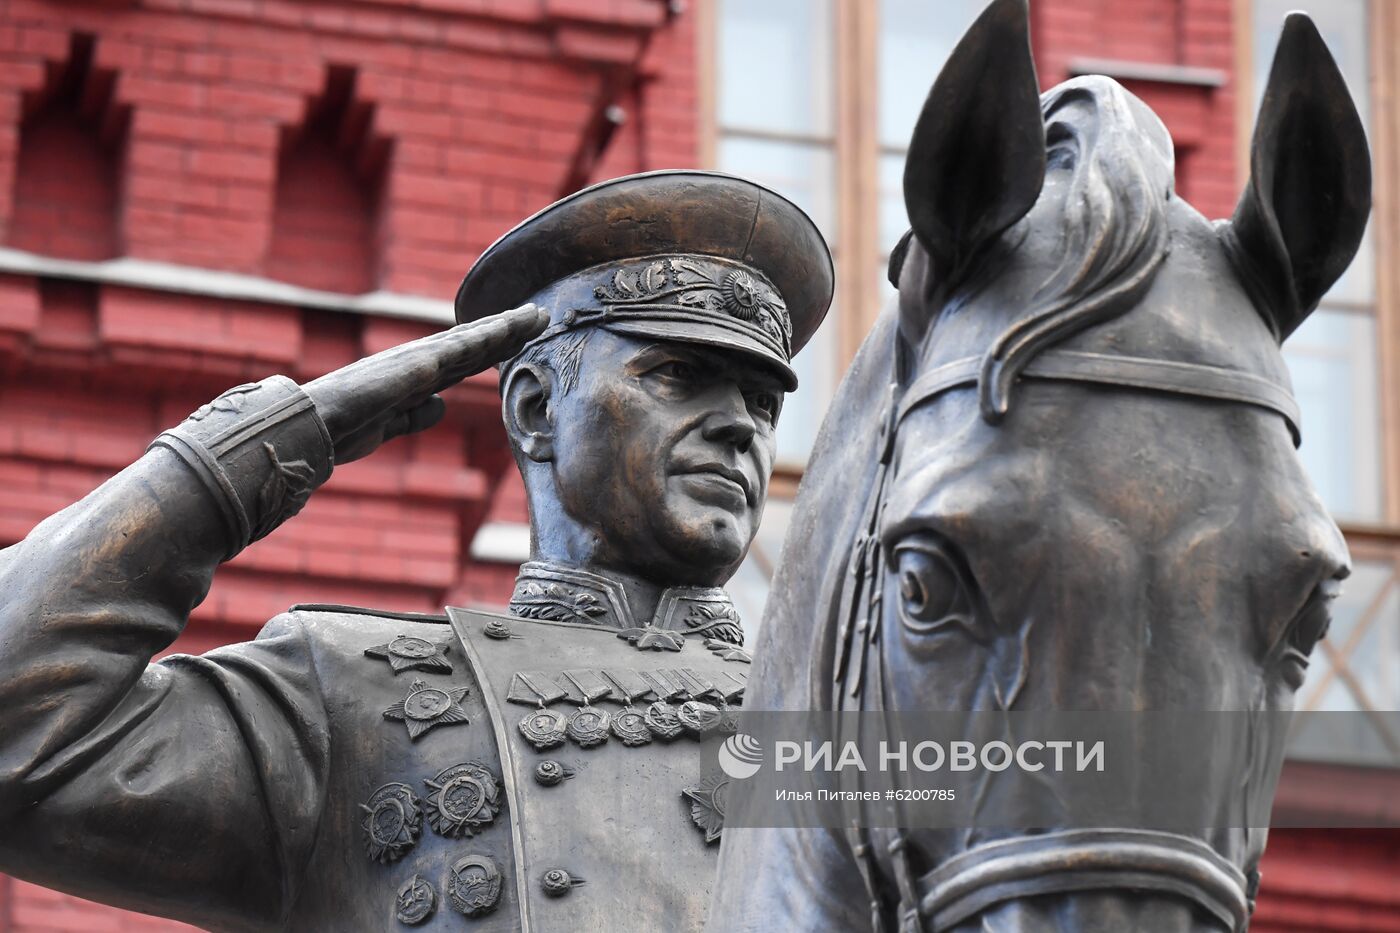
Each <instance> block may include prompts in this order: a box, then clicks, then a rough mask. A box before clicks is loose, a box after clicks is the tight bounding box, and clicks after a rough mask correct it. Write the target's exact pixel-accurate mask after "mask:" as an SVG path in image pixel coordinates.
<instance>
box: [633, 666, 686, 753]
mask: <svg viewBox="0 0 1400 933" xmlns="http://www.w3.org/2000/svg"><path fill="white" fill-rule="evenodd" d="M641 675H642V679H643V680H645V681H646V682H647V683H648V684H649V685H650V686H651V690H652V692H653V693H655V694H656V702H655V703H652V704H651V705H650V706H648V707H647V711H646V713H645V714H644V715H643V717H642V721H643V722H645V723H646V727H647V729H648V730H650V732H651V734H652V735H654V736H656V737H657V738H658V739H661V740H662V741H663V742H669V741H671V740H672V739H674V738H675V737H676V736H678V735H680V734H681V732H682V731H684V727H683V726H681V721H680V716H679V713H678V711H677V710H676V708H675V707H674V706H672V705H671V704H670V703H669V702H667V701H668V700H670V699H671V698H672V697H674V696H676V695H677V694H679V693H680V692H681V691H682V687H681V684H680V682H679V681H678V680H677V679H676V678H675V677H674V676H673V675H672V673H671V672H670V671H661V670H657V671H642V672H641Z"/></svg>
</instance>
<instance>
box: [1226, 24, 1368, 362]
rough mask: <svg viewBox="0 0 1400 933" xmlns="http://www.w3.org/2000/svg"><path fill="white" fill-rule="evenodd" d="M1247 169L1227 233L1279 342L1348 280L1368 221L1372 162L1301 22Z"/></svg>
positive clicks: (1286, 40) (1283, 51) (1280, 63)
mask: <svg viewBox="0 0 1400 933" xmlns="http://www.w3.org/2000/svg"><path fill="white" fill-rule="evenodd" d="M1249 167H1250V177H1249V184H1248V186H1247V187H1246V188H1245V190H1244V194H1243V195H1241V197H1240V203H1239V205H1238V206H1236V208H1235V216H1234V217H1233V218H1231V219H1230V221H1229V222H1228V223H1226V224H1224V225H1223V231H1222V233H1223V238H1224V243H1225V245H1226V248H1227V250H1228V251H1229V253H1230V255H1231V258H1232V259H1233V260H1234V262H1235V265H1236V267H1237V269H1238V270H1239V272H1240V277H1241V278H1242V279H1243V280H1244V282H1245V285H1246V287H1247V288H1248V289H1249V291H1250V293H1251V297H1253V298H1254V301H1255V304H1256V306H1257V307H1258V308H1259V310H1260V312H1261V313H1262V314H1263V315H1264V317H1265V320H1266V321H1267V322H1268V323H1269V325H1270V327H1272V328H1273V330H1274V332H1275V333H1276V335H1277V336H1278V339H1279V340H1280V341H1282V340H1284V339H1285V338H1287V337H1288V335H1289V334H1291V333H1293V331H1294V330H1295V329H1296V328H1297V327H1298V325H1299V324H1301V323H1303V320H1304V319H1305V318H1306V317H1307V316H1308V315H1309V314H1311V313H1312V311H1313V309H1314V308H1316V307H1317V303H1318V301H1320V300H1321V299H1322V296H1323V295H1324V294H1326V292H1327V289H1328V288H1330V287H1331V286H1332V283H1333V282H1335V281H1337V278H1338V277H1339V276H1340V275H1341V274H1342V273H1343V272H1345V271H1346V268H1347V265H1348V264H1350V262H1351V260H1352V257H1353V256H1355V255H1356V249H1357V247H1358V246H1359V245H1360V244H1361V235H1362V233H1363V232H1364V231H1365V229H1366V218H1367V216H1368V215H1369V214H1370V212H1371V156H1370V153H1369V152H1368V151H1367V148H1366V133H1365V130H1364V129H1363V128H1362V125H1361V118H1360V116H1358V115H1357V113H1356V105H1355V104H1354V103H1352V100H1351V95H1350V94H1349V93H1348V92H1347V86H1346V81H1345V80H1344V79H1343V78H1342V73H1341V71H1340V70H1339V69H1338V68H1337V63H1336V62H1335V61H1334V60H1333V59H1332V54H1331V53H1330V52H1328V51H1327V45H1326V43H1324V42H1323V41H1322V36H1320V35H1318V32H1317V27H1316V26H1314V25H1313V22H1312V20H1310V19H1309V18H1308V17H1307V16H1306V15H1305V14H1303V13H1290V14H1289V15H1288V18H1287V19H1285V20H1284V23H1283V35H1282V36H1281V37H1280V38H1279V42H1278V49H1277V50H1276V51H1275V52H1274V64H1273V68H1272V69H1270V71H1269V83H1268V85H1267V86H1266V87H1265V88H1264V98H1263V101H1262V102H1261V103H1260V105H1259V120H1258V122H1257V123H1256V124H1255V127H1254V141H1253V144H1252V146H1251V149H1250V155H1249Z"/></svg>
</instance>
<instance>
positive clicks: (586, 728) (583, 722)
mask: <svg viewBox="0 0 1400 933" xmlns="http://www.w3.org/2000/svg"><path fill="white" fill-rule="evenodd" d="M611 723H612V717H611V716H609V715H608V714H607V713H605V712H603V711H602V710H600V709H594V708H593V707H591V706H584V707H582V708H581V709H579V710H578V712H576V713H574V714H573V715H572V716H570V717H569V724H568V726H567V731H568V734H569V738H571V739H573V740H574V741H575V742H577V743H578V744H579V746H580V747H582V748H592V747H593V746H594V745H602V744H603V743H604V742H606V741H607V740H608V727H609V725H611Z"/></svg>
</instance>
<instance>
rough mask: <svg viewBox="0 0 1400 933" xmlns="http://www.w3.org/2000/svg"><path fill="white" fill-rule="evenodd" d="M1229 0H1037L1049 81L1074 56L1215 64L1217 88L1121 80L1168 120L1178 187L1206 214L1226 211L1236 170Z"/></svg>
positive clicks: (1044, 74)
mask: <svg viewBox="0 0 1400 933" xmlns="http://www.w3.org/2000/svg"><path fill="white" fill-rule="evenodd" d="M1233 8H1234V3H1233V0H1036V2H1033V3H1032V4H1031V9H1032V17H1033V28H1034V41H1035V54H1036V67H1037V68H1038V69H1039V72H1040V77H1041V82H1042V83H1043V84H1044V85H1045V86H1046V87H1049V86H1051V85H1054V84H1057V83H1059V82H1060V81H1063V80H1065V79H1066V78H1067V77H1069V76H1070V73H1071V68H1072V65H1073V63H1074V61H1075V59H1079V58H1091V59H1114V60H1119V61H1125V62H1135V63H1149V64H1154V65H1181V66H1187V67H1190V68H1206V69H1217V70H1219V71H1220V72H1221V73H1222V74H1223V75H1225V76H1226V78H1227V80H1226V82H1225V84H1224V85H1223V86H1220V87H1203V86H1198V85H1191V84H1179V83H1172V82H1166V81H1141V80H1125V81H1124V82H1123V84H1124V85H1125V86H1126V87H1127V88H1128V89H1129V90H1131V91H1132V92H1133V93H1135V94H1137V95H1138V96H1139V97H1141V98H1142V99H1143V100H1145V101H1146V102H1147V103H1148V105H1149V106H1151V107H1152V108H1153V109H1154V110H1156V111H1157V114H1158V115H1159V116H1160V117H1161V118H1162V120H1163V122H1165V123H1166V125H1167V129H1169V130H1170V131H1171V134H1172V140H1173V141H1174V142H1175V143H1176V149H1177V188H1178V190H1179V191H1180V192H1181V194H1182V196H1183V197H1185V198H1186V199H1187V200H1188V201H1190V202H1191V203H1192V204H1194V205H1195V206H1196V207H1197V208H1198V209H1199V210H1200V211H1201V213H1203V214H1205V215H1206V216H1207V217H1211V218H1216V217H1229V216H1230V215H1231V214H1232V213H1233V212H1234V209H1235V201H1236V199H1237V198H1238V197H1239V184H1238V182H1237V181H1236V176H1235V109H1234V108H1235V83H1234V80H1233V74H1234V71H1235V62H1234V24H1233V21H1232V16H1233Z"/></svg>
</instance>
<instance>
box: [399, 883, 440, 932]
mask: <svg viewBox="0 0 1400 933" xmlns="http://www.w3.org/2000/svg"><path fill="white" fill-rule="evenodd" d="M396 903H397V906H398V911H397V912H396V913H395V914H394V916H396V917H397V918H398V920H399V923H403V924H407V925H408V926H411V927H413V926H417V925H418V924H420V923H422V922H423V921H424V920H427V919H428V918H429V917H431V916H432V914H433V909H434V908H436V907H437V892H436V891H434V890H433V886H432V885H431V884H429V883H428V882H426V881H424V880H423V878H422V876H420V875H414V876H413V877H412V878H409V879H408V880H407V881H405V882H404V883H403V885H402V886H401V887H400V888H399V896H398V899H397V902H396Z"/></svg>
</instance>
